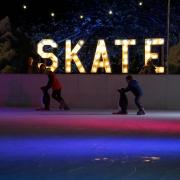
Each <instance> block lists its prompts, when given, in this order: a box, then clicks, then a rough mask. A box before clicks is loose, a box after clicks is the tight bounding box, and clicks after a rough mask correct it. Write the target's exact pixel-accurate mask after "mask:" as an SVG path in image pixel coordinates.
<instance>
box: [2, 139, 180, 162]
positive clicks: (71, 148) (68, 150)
mask: <svg viewBox="0 0 180 180" xmlns="http://www.w3.org/2000/svg"><path fill="white" fill-rule="evenodd" d="M0 147H1V148H0V160H3V159H6V160H7V159H8V158H17V159H18V160H20V159H21V158H23V159H24V158H25V159H26V158H27V159H28V158H31V157H38V156H41V154H44V155H46V156H49V157H58V158H60V159H61V158H64V157H66V156H69V157H72V158H77V157H81V158H89V157H97V156H98V157H100V156H103V157H104V156H110V157H113V156H116V155H118V156H122V155H123V154H124V153H125V154H127V155H131V156H136V155H138V156H149V155H153V156H161V155H165V156H176V157H180V140H179V139H161V138H117V137H116V138H113V137H112V138H111V137H104V138H103V137H89V138H82V137H48V138H45V137H42V138H40V137H38V138H37V137H36V138H18V137H15V138H2V137H1V138H0Z"/></svg>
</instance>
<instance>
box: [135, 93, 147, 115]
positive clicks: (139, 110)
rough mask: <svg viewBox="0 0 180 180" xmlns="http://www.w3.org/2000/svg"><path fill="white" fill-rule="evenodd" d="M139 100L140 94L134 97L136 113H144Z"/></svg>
mask: <svg viewBox="0 0 180 180" xmlns="http://www.w3.org/2000/svg"><path fill="white" fill-rule="evenodd" d="M140 100H141V96H136V97H135V104H136V106H137V107H138V112H137V115H144V114H145V111H144V107H143V106H142V104H141V101H140Z"/></svg>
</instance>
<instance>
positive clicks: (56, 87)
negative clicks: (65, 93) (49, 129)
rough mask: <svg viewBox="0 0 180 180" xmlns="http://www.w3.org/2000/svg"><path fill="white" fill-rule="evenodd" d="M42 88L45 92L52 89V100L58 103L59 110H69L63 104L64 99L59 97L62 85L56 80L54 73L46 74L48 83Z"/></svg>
mask: <svg viewBox="0 0 180 180" xmlns="http://www.w3.org/2000/svg"><path fill="white" fill-rule="evenodd" d="M42 88H43V89H46V90H48V89H50V88H52V98H54V99H55V100H56V101H57V102H59V104H60V105H59V109H64V110H69V107H68V105H67V104H66V103H65V101H64V99H63V98H62V96H61V91H62V85H61V83H60V81H59V80H58V79H57V77H56V75H55V73H53V72H52V71H49V72H48V83H47V85H46V86H44V87H42Z"/></svg>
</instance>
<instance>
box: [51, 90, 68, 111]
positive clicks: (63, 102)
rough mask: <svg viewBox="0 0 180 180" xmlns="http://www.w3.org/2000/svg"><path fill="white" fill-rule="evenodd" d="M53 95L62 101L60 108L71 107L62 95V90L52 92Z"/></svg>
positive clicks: (66, 108)
mask: <svg viewBox="0 0 180 180" xmlns="http://www.w3.org/2000/svg"><path fill="white" fill-rule="evenodd" d="M52 97H53V98H54V99H55V100H56V101H58V102H59V103H60V109H61V108H63V109H64V110H69V107H68V106H67V104H66V103H65V101H64V99H63V98H62V97H61V90H55V91H53V93H52Z"/></svg>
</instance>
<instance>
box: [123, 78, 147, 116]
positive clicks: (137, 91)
mask: <svg viewBox="0 0 180 180" xmlns="http://www.w3.org/2000/svg"><path fill="white" fill-rule="evenodd" d="M126 81H127V83H128V86H127V88H125V90H124V92H129V91H131V92H132V93H133V94H134V96H135V100H134V101H135V104H136V106H137V107H138V112H137V115H145V114H146V113H145V111H144V107H143V106H142V104H141V97H142V96H143V91H142V88H141V87H140V85H139V83H138V81H136V80H134V79H133V77H132V76H130V75H129V76H127V77H126Z"/></svg>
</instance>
